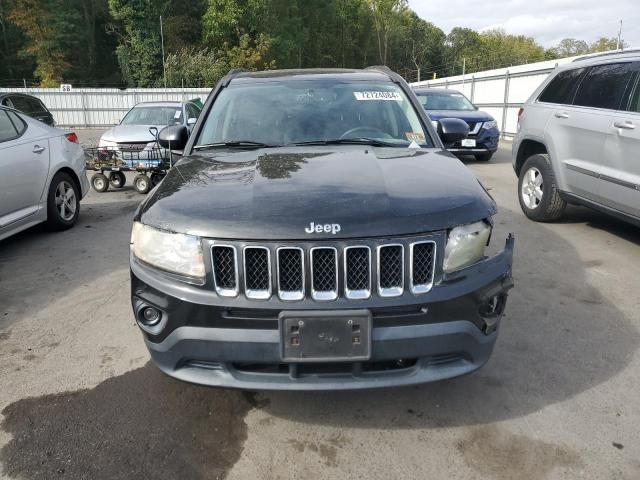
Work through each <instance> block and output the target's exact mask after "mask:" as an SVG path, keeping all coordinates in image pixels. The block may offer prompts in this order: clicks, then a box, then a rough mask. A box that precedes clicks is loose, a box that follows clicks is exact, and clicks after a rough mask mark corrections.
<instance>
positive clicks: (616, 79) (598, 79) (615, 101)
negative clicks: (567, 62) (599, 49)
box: [573, 63, 633, 110]
mask: <svg viewBox="0 0 640 480" xmlns="http://www.w3.org/2000/svg"><path fill="white" fill-rule="evenodd" d="M632 74H633V71H632V69H631V63H612V64H609V65H598V66H597V67H592V68H590V69H589V72H588V73H587V75H586V76H585V77H584V80H582V83H580V87H579V88H578V92H577V93H576V98H575V100H574V102H573V103H574V105H580V106H583V107H596V108H608V109H610V110H618V109H619V108H620V102H621V101H622V97H624V92H625V89H626V88H627V84H628V83H629V80H631V77H632Z"/></svg>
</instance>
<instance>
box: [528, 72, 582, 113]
mask: <svg viewBox="0 0 640 480" xmlns="http://www.w3.org/2000/svg"><path fill="white" fill-rule="evenodd" d="M583 73H584V68H576V69H574V70H565V71H564V72H560V73H558V74H557V75H556V76H555V77H554V78H553V80H551V82H550V83H549V85H547V86H546V87H545V89H544V90H543V91H542V93H541V94H540V97H539V98H538V101H540V102H548V103H562V104H565V105H570V104H571V103H572V101H573V96H574V95H575V93H576V89H577V88H578V83H579V81H580V77H581V76H582V74H583Z"/></svg>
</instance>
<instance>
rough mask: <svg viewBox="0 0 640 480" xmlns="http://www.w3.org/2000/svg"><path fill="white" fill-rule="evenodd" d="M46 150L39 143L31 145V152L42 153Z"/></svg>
mask: <svg viewBox="0 0 640 480" xmlns="http://www.w3.org/2000/svg"><path fill="white" fill-rule="evenodd" d="M45 150H46V148H44V147H41V146H40V145H35V146H34V147H33V153H42V152H44V151H45Z"/></svg>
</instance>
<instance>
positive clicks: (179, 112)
mask: <svg viewBox="0 0 640 480" xmlns="http://www.w3.org/2000/svg"><path fill="white" fill-rule="evenodd" d="M180 115H182V110H176V113H175V115H174V116H173V118H175V119H176V120H177V119H178V118H180Z"/></svg>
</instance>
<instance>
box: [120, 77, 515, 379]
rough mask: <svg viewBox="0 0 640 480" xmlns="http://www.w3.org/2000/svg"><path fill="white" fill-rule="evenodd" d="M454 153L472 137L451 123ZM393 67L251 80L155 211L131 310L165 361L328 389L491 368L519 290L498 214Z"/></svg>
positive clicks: (178, 168)
mask: <svg viewBox="0 0 640 480" xmlns="http://www.w3.org/2000/svg"><path fill="white" fill-rule="evenodd" d="M438 128H439V134H440V137H441V138H443V139H444V140H445V142H447V143H450V142H452V141H456V140H459V139H460V138H462V137H464V136H465V135H466V134H467V133H468V127H467V125H466V124H465V123H464V122H462V121H460V120H457V119H442V120H441V121H440V123H439V127H438ZM440 137H439V136H438V134H437V133H436V131H435V130H434V129H433V127H432V125H431V124H430V122H429V120H428V118H427V116H426V114H425V112H424V110H423V109H422V108H421V106H420V103H419V102H418V100H417V98H416V97H415V95H414V94H413V92H412V91H411V89H410V88H409V86H408V85H407V84H406V83H405V82H404V80H402V78H401V77H399V76H398V75H396V74H394V73H392V72H390V71H385V70H378V69H371V70H363V71H359V70H295V71H270V72H254V73H247V72H244V73H239V72H233V73H231V74H229V75H228V76H227V77H225V78H224V79H222V80H221V81H220V83H219V84H218V86H217V87H216V88H215V89H214V90H213V92H212V93H211V95H210V96H209V98H208V100H207V102H206V105H205V106H204V109H203V113H202V115H201V116H200V117H199V119H198V122H197V123H196V125H195V127H194V129H193V133H192V134H191V136H189V134H188V130H187V128H186V127H184V126H170V127H167V128H165V129H163V130H162V131H161V132H160V135H159V139H160V143H161V144H162V145H163V146H164V147H165V148H171V149H173V150H181V151H182V154H183V158H181V159H180V160H179V161H178V162H177V163H176V164H175V166H174V168H173V169H172V170H171V171H170V172H169V173H168V175H167V176H166V177H165V179H164V180H163V181H162V182H161V183H160V184H159V185H158V186H157V187H156V188H155V189H154V190H153V191H152V192H151V193H150V195H149V196H148V198H147V199H146V200H145V201H144V202H143V203H142V204H141V206H140V207H139V209H138V211H137V213H136V215H135V218H134V225H133V232H132V237H131V239H132V243H131V257H130V264H131V289H132V291H131V293H132V305H133V311H134V315H135V318H136V321H137V322H138V325H139V327H140V328H141V330H142V332H143V335H144V339H145V342H146V345H147V347H148V349H149V351H150V353H151V357H152V359H153V361H154V363H155V364H156V365H157V366H158V367H159V368H160V369H161V370H162V371H164V372H165V373H167V374H169V375H171V376H173V377H176V378H179V379H182V380H187V381H191V382H195V383H200V384H205V385H212V386H225V387H240V388H247V389H288V390H305V389H313V390H323V389H324V390H329V389H354V388H371V387H386V386H394V385H407V384H416V383H423V382H429V381H434V380H439V379H443V378H448V377H453V376H457V375H462V374H465V373H469V372H472V371H474V370H476V369H477V368H479V367H481V366H482V365H483V364H484V363H485V362H486V361H487V360H488V358H489V356H490V354H491V351H492V350H493V346H494V343H495V341H496V337H497V329H498V325H499V321H500V318H501V317H502V314H503V311H504V307H505V302H506V296H507V291H508V290H509V288H511V286H512V280H511V263H512V253H513V243H514V240H513V237H512V236H509V238H508V239H507V241H506V248H505V249H504V250H503V251H502V252H501V253H499V254H498V255H497V256H494V257H491V258H488V257H486V256H485V247H486V246H487V244H488V242H489V238H490V236H491V231H492V217H493V215H494V214H495V213H496V204H495V202H494V201H493V199H492V198H491V197H490V196H489V194H488V193H487V192H486V190H485V189H484V188H483V187H482V185H481V184H480V183H479V182H478V180H477V179H476V178H475V177H474V176H473V174H472V173H471V172H470V171H469V170H468V169H467V168H466V167H465V166H464V165H463V164H462V163H461V162H460V161H459V160H458V159H456V158H455V157H454V156H453V155H451V154H450V153H448V152H446V151H445V150H444V148H443V143H442V140H441V138H440Z"/></svg>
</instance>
